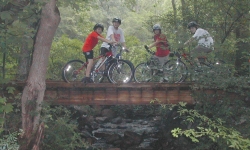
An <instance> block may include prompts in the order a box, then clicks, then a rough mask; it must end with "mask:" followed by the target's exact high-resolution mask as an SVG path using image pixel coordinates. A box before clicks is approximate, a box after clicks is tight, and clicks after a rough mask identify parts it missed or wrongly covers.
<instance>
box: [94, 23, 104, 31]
mask: <svg viewBox="0 0 250 150" xmlns="http://www.w3.org/2000/svg"><path fill="white" fill-rule="evenodd" d="M97 28H101V29H102V31H103V30H104V26H103V25H102V24H100V23H97V24H96V25H95V26H94V28H93V30H96V29H97Z"/></svg>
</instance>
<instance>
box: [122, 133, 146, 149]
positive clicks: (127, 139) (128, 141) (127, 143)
mask: <svg viewBox="0 0 250 150" xmlns="http://www.w3.org/2000/svg"><path fill="white" fill-rule="evenodd" d="M142 140H143V139H142V136H141V135H139V134H137V133H135V132H131V131H125V132H124V138H123V141H122V143H121V147H123V148H128V147H132V146H138V145H139V144H140V143H141V142H142Z"/></svg>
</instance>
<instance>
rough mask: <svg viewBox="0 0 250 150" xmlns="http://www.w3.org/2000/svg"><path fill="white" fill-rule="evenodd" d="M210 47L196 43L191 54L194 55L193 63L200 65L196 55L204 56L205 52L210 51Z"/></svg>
mask: <svg viewBox="0 0 250 150" xmlns="http://www.w3.org/2000/svg"><path fill="white" fill-rule="evenodd" d="M211 51H212V49H209V48H207V47H204V46H200V45H197V46H196V47H195V48H194V50H193V51H192V56H193V57H194V61H195V63H196V64H197V65H198V67H200V62H199V59H198V57H202V56H206V55H207V53H210V52H211Z"/></svg>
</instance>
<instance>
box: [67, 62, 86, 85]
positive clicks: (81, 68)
mask: <svg viewBox="0 0 250 150" xmlns="http://www.w3.org/2000/svg"><path fill="white" fill-rule="evenodd" d="M86 69H87V65H85V63H84V62H83V61H81V60H71V61H69V62H67V63H66V65H65V66H64V67H63V70H62V78H63V80H64V81H65V82H68V83H70V82H74V81H81V80H82V78H83V77H84V76H85V73H86Z"/></svg>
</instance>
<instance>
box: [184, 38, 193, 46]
mask: <svg viewBox="0 0 250 150" xmlns="http://www.w3.org/2000/svg"><path fill="white" fill-rule="evenodd" d="M193 40H194V38H193V37H191V38H190V39H189V40H187V41H186V42H185V43H184V46H185V45H187V44H189V43H190V42H192V41H193Z"/></svg>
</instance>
